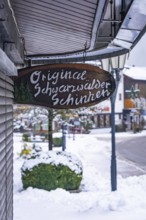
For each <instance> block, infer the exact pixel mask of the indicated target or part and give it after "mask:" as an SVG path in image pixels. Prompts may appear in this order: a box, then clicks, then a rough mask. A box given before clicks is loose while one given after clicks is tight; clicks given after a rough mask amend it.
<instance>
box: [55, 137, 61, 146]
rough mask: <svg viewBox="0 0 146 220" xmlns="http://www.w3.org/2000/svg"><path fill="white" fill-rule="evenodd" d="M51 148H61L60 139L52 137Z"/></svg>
mask: <svg viewBox="0 0 146 220" xmlns="http://www.w3.org/2000/svg"><path fill="white" fill-rule="evenodd" d="M53 146H54V147H61V146H62V137H54V138H53Z"/></svg>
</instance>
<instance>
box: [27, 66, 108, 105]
mask: <svg viewBox="0 0 146 220" xmlns="http://www.w3.org/2000/svg"><path fill="white" fill-rule="evenodd" d="M30 83H31V84H32V85H33V87H34V91H35V93H34V97H35V98H37V97H38V96H39V95H46V96H48V97H49V98H50V99H51V101H52V103H53V106H54V108H55V106H58V105H59V106H65V105H70V106H74V105H76V106H78V105H82V104H86V103H90V102H95V101H96V100H98V99H101V98H103V99H105V98H106V97H108V96H110V93H111V83H110V82H109V81H107V82H106V81H102V80H101V81H100V80H99V79H97V77H95V78H91V79H90V77H89V75H88V74H87V71H86V70H82V71H81V70H80V71H73V70H69V71H68V70H64V69H61V70H59V71H55V72H51V71H50V70H48V71H47V73H45V74H44V73H43V71H34V72H32V73H31V75H30Z"/></svg>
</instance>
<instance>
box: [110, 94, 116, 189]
mask: <svg viewBox="0 0 146 220" xmlns="http://www.w3.org/2000/svg"><path fill="white" fill-rule="evenodd" d="M111 142H112V150H111V190H112V191H115V190H117V164H116V143H115V98H114V96H112V97H111Z"/></svg>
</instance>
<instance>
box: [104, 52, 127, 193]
mask: <svg viewBox="0 0 146 220" xmlns="http://www.w3.org/2000/svg"><path fill="white" fill-rule="evenodd" d="M125 61H126V54H124V55H120V56H116V57H111V58H106V59H102V60H101V65H102V68H103V69H104V70H106V71H108V72H111V73H112V74H113V76H114V75H115V77H114V78H115V80H116V89H115V91H114V93H113V95H112V96H111V97H110V101H111V142H112V149H111V190H112V191H115V190H117V164H116V143H115V100H116V94H117V89H118V84H119V81H120V74H119V73H120V70H122V69H123V68H124V65H125Z"/></svg>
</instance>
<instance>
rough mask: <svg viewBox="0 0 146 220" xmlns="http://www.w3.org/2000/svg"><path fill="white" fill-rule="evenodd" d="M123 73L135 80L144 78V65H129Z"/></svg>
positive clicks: (145, 72) (145, 76) (145, 73)
mask: <svg viewBox="0 0 146 220" xmlns="http://www.w3.org/2000/svg"><path fill="white" fill-rule="evenodd" d="M123 74H124V75H126V76H128V77H130V78H132V79H135V80H146V68H144V67H131V68H129V69H125V70H124V72H123Z"/></svg>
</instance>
